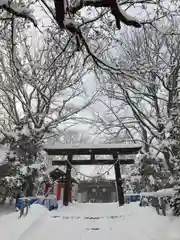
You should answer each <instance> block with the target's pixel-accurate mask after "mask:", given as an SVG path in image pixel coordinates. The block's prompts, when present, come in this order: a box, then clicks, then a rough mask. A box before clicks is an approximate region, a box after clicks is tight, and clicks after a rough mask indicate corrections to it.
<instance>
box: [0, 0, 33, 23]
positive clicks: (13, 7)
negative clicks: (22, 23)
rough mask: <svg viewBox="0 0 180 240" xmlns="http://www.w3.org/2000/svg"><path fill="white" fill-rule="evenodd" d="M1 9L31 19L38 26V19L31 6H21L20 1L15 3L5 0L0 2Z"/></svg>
mask: <svg viewBox="0 0 180 240" xmlns="http://www.w3.org/2000/svg"><path fill="white" fill-rule="evenodd" d="M0 9H3V10H6V11H7V12H8V13H9V14H11V15H12V16H16V17H20V18H24V19H26V20H29V21H30V22H32V23H33V24H34V26H35V27H37V21H36V19H35V17H34V15H33V10H31V9H29V8H26V7H21V6H20V5H19V4H18V3H16V4H15V3H14V2H10V1H6V0H3V1H1V2H0Z"/></svg>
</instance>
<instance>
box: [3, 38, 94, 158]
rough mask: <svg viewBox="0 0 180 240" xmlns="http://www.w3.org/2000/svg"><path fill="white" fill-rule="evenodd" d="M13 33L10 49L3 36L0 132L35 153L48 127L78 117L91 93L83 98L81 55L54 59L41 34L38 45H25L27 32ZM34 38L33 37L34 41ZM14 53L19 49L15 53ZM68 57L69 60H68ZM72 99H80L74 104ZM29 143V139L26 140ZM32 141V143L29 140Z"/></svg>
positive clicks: (13, 142) (49, 46) (48, 129)
mask: <svg viewBox="0 0 180 240" xmlns="http://www.w3.org/2000/svg"><path fill="white" fill-rule="evenodd" d="M21 40H22V41H20V39H17V42H21V44H19V45H18V43H17V44H16V47H15V48H14V51H15V54H14V52H12V51H11V48H9V47H8V42H4V48H2V49H1V61H0V71H1V82H0V94H1V100H0V107H1V111H2V116H3V117H2V118H1V126H0V132H1V134H2V136H3V137H2V141H3V142H6V141H10V143H11V144H12V145H13V144H15V148H17V145H18V146H20V147H19V149H21V150H24V154H25V153H27V151H29V153H33V154H35V153H36V152H37V149H36V147H35V146H38V145H39V143H41V141H42V140H43V139H44V137H46V135H47V133H49V134H50V133H53V129H55V128H56V127H57V126H58V125H59V124H63V123H64V122H65V121H68V120H70V119H72V118H73V117H74V118H77V116H76V114H77V113H78V112H79V111H81V110H82V109H84V108H85V107H87V106H89V104H90V103H91V101H92V99H86V100H85V99H84V98H83V88H82V82H81V78H82V76H83V75H84V74H85V70H83V66H82V65H80V59H79V57H78V56H75V57H74V58H73V59H72V58H71V59H69V58H65V55H63V54H62V56H61V58H58V61H54V59H55V57H56V54H57V53H56V46H54V44H48V43H49V42H48V41H49V40H48V39H45V40H44V42H43V44H42V42H41V46H38V45H36V46H32V47H31V46H30V44H29V38H27V37H25V36H24V38H23V39H21ZM36 44H37V43H36ZM18 53H19V54H18ZM72 61H73V62H72ZM76 99H77V100H78V99H82V100H81V103H78V102H77V104H76ZM27 143H29V145H28V144H27ZM31 145H32V146H31ZM31 151H32V152H31Z"/></svg>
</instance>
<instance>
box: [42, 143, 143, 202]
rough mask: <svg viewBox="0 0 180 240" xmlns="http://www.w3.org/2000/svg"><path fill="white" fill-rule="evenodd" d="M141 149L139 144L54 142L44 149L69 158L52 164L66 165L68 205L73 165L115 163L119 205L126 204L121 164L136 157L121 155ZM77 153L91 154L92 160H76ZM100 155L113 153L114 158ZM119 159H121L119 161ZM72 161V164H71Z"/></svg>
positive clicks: (129, 161) (65, 198)
mask: <svg viewBox="0 0 180 240" xmlns="http://www.w3.org/2000/svg"><path fill="white" fill-rule="evenodd" d="M140 149H141V145H139V144H75V145H72V144H54V145H50V144H48V145H46V146H44V150H45V151H46V152H47V154H48V155H50V156H67V159H68V161H67V160H57V161H53V162H52V165H66V166H67V168H66V182H65V188H64V198H63V204H64V205H65V206H67V205H68V196H69V188H70V179H71V167H72V165H107V164H108V165H112V164H114V170H115V177H116V186H117V196H118V202H119V206H122V205H123V204H124V193H123V187H122V181H121V172H120V165H121V164H133V163H134V159H133V158H132V157H131V158H125V159H120V158H119V156H120V155H127V156H128V155H132V154H137V153H138V151H139V150H140ZM75 155H76V156H77V155H89V156H90V160H88V159H87V160H86V159H84V160H75V159H73V157H74V156H75ZM98 155H111V156H112V159H101V160H99V159H96V156H98ZM118 160H119V161H118ZM69 163H70V164H69Z"/></svg>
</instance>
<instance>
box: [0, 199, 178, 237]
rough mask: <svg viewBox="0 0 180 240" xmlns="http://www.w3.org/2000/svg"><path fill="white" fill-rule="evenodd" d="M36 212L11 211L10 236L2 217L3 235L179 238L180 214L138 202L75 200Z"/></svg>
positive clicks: (0, 227)
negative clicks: (18, 213)
mask: <svg viewBox="0 0 180 240" xmlns="http://www.w3.org/2000/svg"><path fill="white" fill-rule="evenodd" d="M31 211H32V210H31ZM35 215H36V214H35V211H32V212H30V213H29V215H28V216H27V217H26V218H24V219H21V220H18V219H17V218H15V217H13V215H12V219H11V221H9V222H11V223H13V224H11V225H8V227H9V232H8V233H7V236H6V235H5V234H4V233H5V230H4V229H5V228H6V229H7V226H6V224H7V222H6V221H4V220H3V221H0V231H1V232H3V235H1V239H3V240H32V239H33V240H40V239H42V240H56V239H61V240H70V239H73V240H92V239H93V240H101V239H103V240H110V239H112V240H116V239H117V240H119V239H123V240H132V239H133V240H161V239H163V240H180V229H179V226H180V219H179V218H173V217H163V216H158V215H157V214H156V212H155V211H154V210H153V209H152V208H150V207H146V208H140V207H139V206H138V204H128V205H125V206H124V207H121V208H119V207H118V206H117V204H113V203H110V204H74V205H70V206H69V207H63V208H60V209H59V210H58V211H52V212H51V213H50V214H46V213H43V215H42V214H39V216H38V217H35ZM37 215H38V214H37ZM9 216H10V214H9V215H8V218H9ZM9 220H10V218H9ZM13 221H14V222H15V224H14V222H13ZM18 221H19V222H18ZM8 224H9V223H8ZM15 229H16V230H15ZM10 230H11V231H12V234H10V232H11V231H10ZM2 236H3V237H2Z"/></svg>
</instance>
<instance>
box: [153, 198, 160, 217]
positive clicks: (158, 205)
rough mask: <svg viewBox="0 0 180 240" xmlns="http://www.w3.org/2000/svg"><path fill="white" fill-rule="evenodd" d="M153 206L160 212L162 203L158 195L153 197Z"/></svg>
mask: <svg viewBox="0 0 180 240" xmlns="http://www.w3.org/2000/svg"><path fill="white" fill-rule="evenodd" d="M152 206H153V207H154V208H155V209H156V212H157V214H160V208H161V206H160V204H159V199H158V198H157V197H153V198H152Z"/></svg>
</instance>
